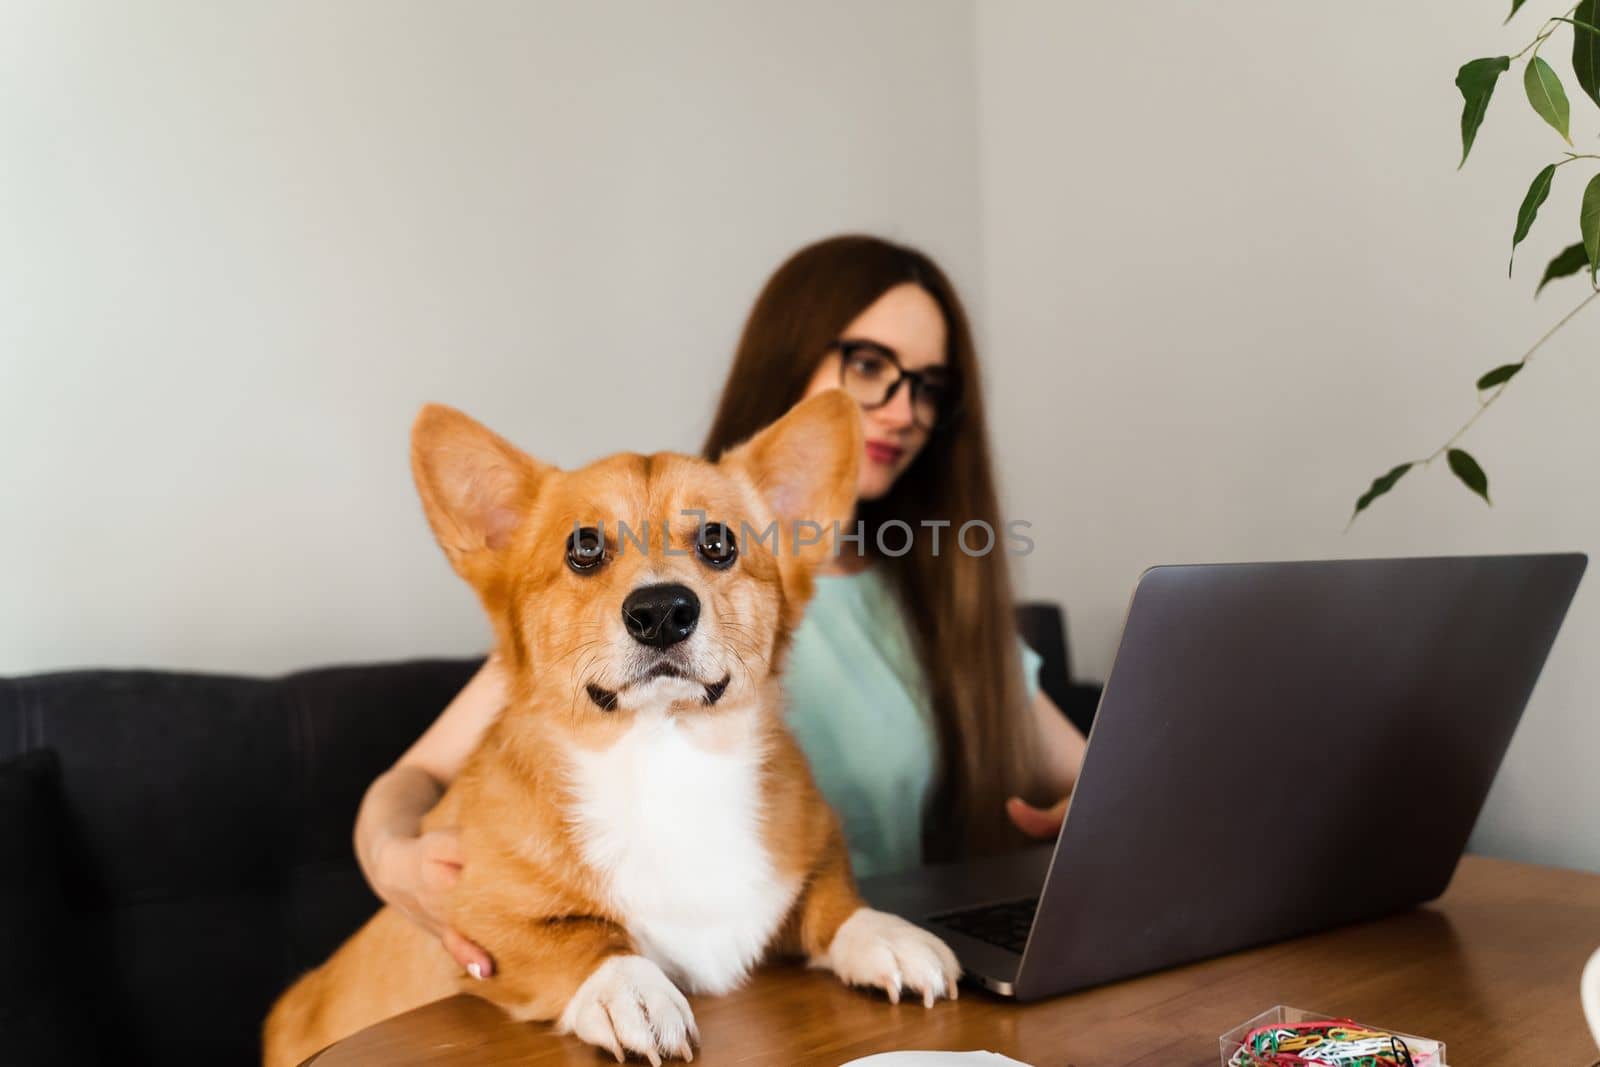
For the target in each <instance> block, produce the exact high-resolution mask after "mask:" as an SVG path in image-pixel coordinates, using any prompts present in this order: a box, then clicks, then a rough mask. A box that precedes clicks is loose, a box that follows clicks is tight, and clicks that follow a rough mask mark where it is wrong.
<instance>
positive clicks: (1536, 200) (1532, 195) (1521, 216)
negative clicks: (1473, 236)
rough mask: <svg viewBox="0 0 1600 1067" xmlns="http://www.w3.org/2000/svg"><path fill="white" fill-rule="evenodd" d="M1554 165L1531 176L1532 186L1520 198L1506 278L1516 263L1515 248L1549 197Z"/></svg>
mask: <svg viewBox="0 0 1600 1067" xmlns="http://www.w3.org/2000/svg"><path fill="white" fill-rule="evenodd" d="M1555 177H1556V165H1555V164H1554V163H1552V164H1550V165H1549V166H1548V167H1546V168H1544V170H1541V171H1540V172H1539V173H1538V174H1535V175H1534V176H1533V184H1532V185H1530V186H1528V195H1527V196H1524V197H1523V198H1522V206H1521V207H1519V208H1517V231H1516V232H1515V233H1513V234H1512V235H1511V260H1510V262H1508V263H1507V264H1506V277H1508V278H1509V277H1511V268H1512V266H1513V265H1514V264H1515V263H1516V261H1517V246H1518V245H1519V244H1521V243H1522V239H1523V238H1524V237H1526V236H1528V231H1529V230H1531V229H1533V220H1534V219H1536V218H1538V217H1539V208H1540V206H1541V205H1542V204H1543V203H1544V202H1545V199H1546V198H1547V197H1549V195H1550V183H1551V182H1553V181H1554V180H1555Z"/></svg>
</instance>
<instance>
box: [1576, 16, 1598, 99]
mask: <svg viewBox="0 0 1600 1067" xmlns="http://www.w3.org/2000/svg"><path fill="white" fill-rule="evenodd" d="M1572 17H1573V19H1574V20H1576V22H1582V23H1585V25H1583V26H1579V25H1576V22H1575V23H1574V25H1573V27H1572V73H1573V74H1574V75H1576V77H1577V79H1578V84H1579V85H1580V86H1582V87H1583V91H1584V92H1585V93H1587V94H1588V96H1589V99H1590V100H1593V101H1594V102H1595V104H1596V105H1597V106H1600V33H1596V32H1595V31H1594V29H1593V28H1592V27H1595V26H1600V0H1581V2H1580V3H1579V4H1578V8H1577V10H1576V11H1574V12H1573V13H1572Z"/></svg>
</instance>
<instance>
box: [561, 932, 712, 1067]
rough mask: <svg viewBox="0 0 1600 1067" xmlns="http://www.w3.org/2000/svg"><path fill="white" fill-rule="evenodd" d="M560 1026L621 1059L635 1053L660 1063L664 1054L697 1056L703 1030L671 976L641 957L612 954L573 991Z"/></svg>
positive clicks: (666, 1055)
mask: <svg viewBox="0 0 1600 1067" xmlns="http://www.w3.org/2000/svg"><path fill="white" fill-rule="evenodd" d="M557 1026H558V1027H559V1028H560V1029H561V1031H562V1032H563V1033H570V1034H576V1035H577V1036H578V1037H580V1038H582V1039H583V1040H585V1041H587V1042H589V1044H591V1045H599V1046H600V1047H601V1048H603V1049H609V1050H610V1052H611V1054H612V1055H613V1056H615V1057H616V1058H617V1062H618V1063H621V1062H622V1060H623V1050H624V1049H626V1050H627V1051H628V1052H634V1053H637V1054H639V1055H640V1056H643V1057H644V1058H645V1059H647V1060H649V1061H650V1062H651V1063H652V1064H654V1065H655V1067H661V1059H662V1057H663V1056H665V1057H668V1058H671V1057H674V1056H676V1057H679V1058H681V1059H685V1060H692V1059H694V1045H695V1044H696V1043H698V1042H699V1040H700V1032H699V1030H697V1029H696V1028H695V1025H694V1012H692V1011H690V1010H689V1002H688V1001H687V1000H685V999H684V996H683V994H682V993H680V992H678V987H677V986H675V985H673V984H672V979H670V978H668V977H667V976H666V975H665V974H663V973H662V971H661V968H660V967H657V966H656V965H655V964H654V963H652V962H651V961H650V960H647V959H645V958H644V957H643V956H612V957H611V958H609V959H607V960H606V961H605V962H604V963H602V964H601V965H600V966H598V967H596V968H595V969H594V973H593V974H591V975H590V976H589V977H588V978H587V979H585V980H584V983H583V985H581V986H579V987H578V991H577V992H576V993H574V994H573V995H572V1000H570V1001H569V1002H568V1003H567V1007H566V1010H565V1011H563V1012H562V1013H561V1019H560V1020H559V1022H558V1023H557Z"/></svg>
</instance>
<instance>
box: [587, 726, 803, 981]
mask: <svg viewBox="0 0 1600 1067" xmlns="http://www.w3.org/2000/svg"><path fill="white" fill-rule="evenodd" d="M725 713H732V714H742V713H739V712H734V711H733V710H732V709H728V711H727V712H725ZM724 740H726V739H724ZM571 761H572V787H573V794H574V797H575V799H576V804H575V806H574V809H573V811H572V812H571V815H570V818H571V820H572V822H573V825H574V828H575V829H576V830H577V832H578V834H579V837H580V839H581V841H582V842H583V854H584V858H585V859H586V860H587V861H588V862H589V864H590V865H591V866H593V867H594V868H595V869H596V870H597V871H599V872H600V873H601V875H602V877H603V878H604V879H605V881H606V884H607V885H608V887H609V890H610V894H611V901H610V903H611V905H612V906H613V907H614V908H615V909H616V911H617V913H618V914H620V915H622V916H625V917H626V921H627V924H628V931H629V933H631V934H632V935H633V937H634V940H635V941H636V942H637V943H638V945H639V950H640V952H641V953H642V954H643V955H645V956H647V957H649V958H650V959H652V960H654V961H655V962H656V963H657V964H658V965H659V966H660V967H661V968H662V969H663V970H664V971H666V972H667V973H668V974H669V975H671V976H672V977H673V979H674V980H675V981H677V982H679V983H680V984H681V985H684V986H685V987H687V988H688V989H690V990H693V991H696V992H704V993H722V992H726V991H728V990H729V989H732V988H733V987H734V986H736V985H737V984H738V983H739V981H740V980H741V979H743V978H744V976H745V974H746V973H747V972H748V971H749V970H750V968H751V967H752V966H753V965H754V964H755V963H756V962H757V961H758V960H759V959H760V958H761V955H762V953H763V950H764V949H765V948H766V946H767V945H768V944H769V943H770V941H771V940H772V938H773V936H774V935H775V934H776V932H777V929H778V925H779V924H780V923H781V922H782V921H783V919H784V918H785V916H786V915H787V914H788V910H789V907H790V905H791V904H792V903H793V901H794V898H795V894H796V892H797V891H798V889H799V886H798V884H797V882H795V881H794V880H788V881H787V882H785V881H784V880H782V879H780V878H779V877H778V876H777V874H776V872H775V871H774V870H773V866H772V861H771V859H770V857H769V856H768V854H767V849H766V846H765V844H764V843H763V841H762V838H761V819H762V803H761V801H762V798H761V795H760V764H761V752H760V750H759V744H758V741H757V740H756V738H755V736H754V735H753V733H752V734H750V735H747V736H743V737H739V738H737V739H736V741H735V743H734V744H732V745H731V746H729V745H723V744H719V745H717V746H716V747H715V748H707V747H703V746H702V745H701V744H699V743H697V742H696V740H695V739H694V738H692V737H691V736H689V732H688V730H686V728H685V727H684V726H683V725H682V724H681V723H680V722H679V721H678V720H676V719H675V718H673V717H671V716H668V715H665V714H660V713H655V712H639V713H636V720H635V724H634V725H633V727H632V728H631V729H630V730H629V731H628V733H626V734H625V735H624V736H623V737H622V738H621V739H620V740H618V741H617V742H615V743H614V744H613V745H612V746H611V747H610V748H608V749H605V750H602V751H598V752H596V751H583V750H574V751H573V752H572V753H571Z"/></svg>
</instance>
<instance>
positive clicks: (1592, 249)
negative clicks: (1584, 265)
mask: <svg viewBox="0 0 1600 1067" xmlns="http://www.w3.org/2000/svg"><path fill="white" fill-rule="evenodd" d="M1578 232H1579V233H1580V234H1582V235H1583V251H1584V254H1585V255H1586V256H1588V258H1589V284H1590V285H1593V284H1594V283H1595V272H1596V271H1600V174H1596V175H1595V176H1594V177H1593V178H1590V179H1589V184H1588V185H1587V186H1586V187H1585V188H1584V190H1583V208H1582V210H1581V211H1579V213H1578Z"/></svg>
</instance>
